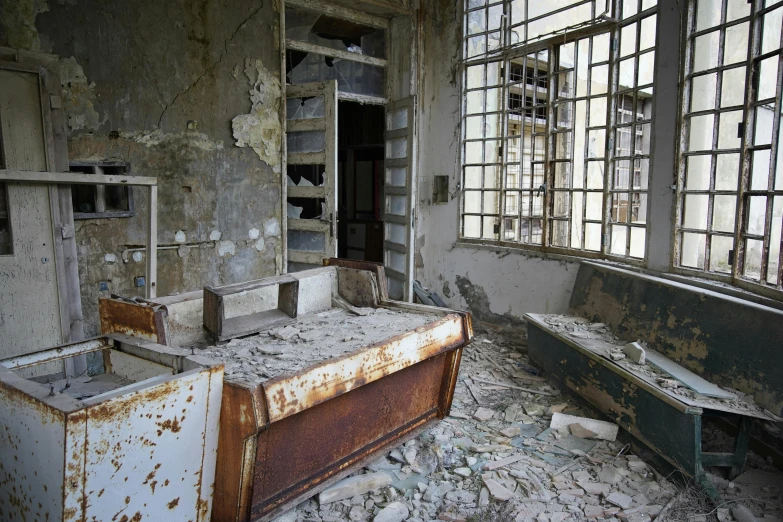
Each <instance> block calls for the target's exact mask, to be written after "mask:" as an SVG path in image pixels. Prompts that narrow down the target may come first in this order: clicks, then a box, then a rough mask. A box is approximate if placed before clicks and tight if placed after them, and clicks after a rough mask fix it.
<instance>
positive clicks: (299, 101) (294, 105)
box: [285, 96, 324, 120]
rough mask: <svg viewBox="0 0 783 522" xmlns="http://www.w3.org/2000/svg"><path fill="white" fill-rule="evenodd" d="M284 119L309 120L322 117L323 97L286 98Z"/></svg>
mask: <svg viewBox="0 0 783 522" xmlns="http://www.w3.org/2000/svg"><path fill="white" fill-rule="evenodd" d="M285 113H286V119H288V120H309V119H313V118H323V117H324V98H323V96H315V97H313V98H287V99H286V103H285Z"/></svg>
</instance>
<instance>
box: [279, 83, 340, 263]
mask: <svg viewBox="0 0 783 522" xmlns="http://www.w3.org/2000/svg"><path fill="white" fill-rule="evenodd" d="M286 146H287V162H286V163H287V196H286V199H287V203H288V205H287V209H288V210H287V218H286V219H287V222H288V231H287V236H286V237H287V245H288V246H287V248H288V267H287V268H288V271H289V272H296V271H300V270H306V269H308V268H314V267H316V266H323V259H325V258H330V257H336V256H337V222H336V221H337V81H336V80H331V81H327V82H316V83H307V84H302V85H287V86H286Z"/></svg>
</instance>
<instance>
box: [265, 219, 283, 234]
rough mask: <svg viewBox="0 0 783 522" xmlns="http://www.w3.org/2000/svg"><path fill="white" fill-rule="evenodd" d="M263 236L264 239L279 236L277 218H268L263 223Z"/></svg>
mask: <svg viewBox="0 0 783 522" xmlns="http://www.w3.org/2000/svg"><path fill="white" fill-rule="evenodd" d="M264 235H265V236H266V237H278V236H279V235H280V221H278V220H277V218H269V219H267V220H266V221H264Z"/></svg>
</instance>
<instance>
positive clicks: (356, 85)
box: [286, 49, 386, 97]
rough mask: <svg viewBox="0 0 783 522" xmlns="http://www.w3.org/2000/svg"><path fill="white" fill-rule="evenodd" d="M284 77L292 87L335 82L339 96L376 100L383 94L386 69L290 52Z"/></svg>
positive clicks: (287, 54) (313, 54)
mask: <svg viewBox="0 0 783 522" xmlns="http://www.w3.org/2000/svg"><path fill="white" fill-rule="evenodd" d="M286 73H287V77H288V80H289V82H290V83H292V84H294V85H300V84H304V83H311V82H318V81H325V80H337V90H338V91H340V92H347V93H353V94H361V95H366V96H378V97H384V96H385V94H386V69H385V68H384V67H380V66H377V65H370V64H366V63H359V62H354V61H351V60H344V59H342V58H332V57H330V56H323V55H320V54H316V53H302V52H300V51H293V50H290V49H289V50H286Z"/></svg>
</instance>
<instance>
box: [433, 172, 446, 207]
mask: <svg viewBox="0 0 783 522" xmlns="http://www.w3.org/2000/svg"><path fill="white" fill-rule="evenodd" d="M432 202H433V203H448V202H449V177H448V176H435V182H434V185H433V187H432Z"/></svg>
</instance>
